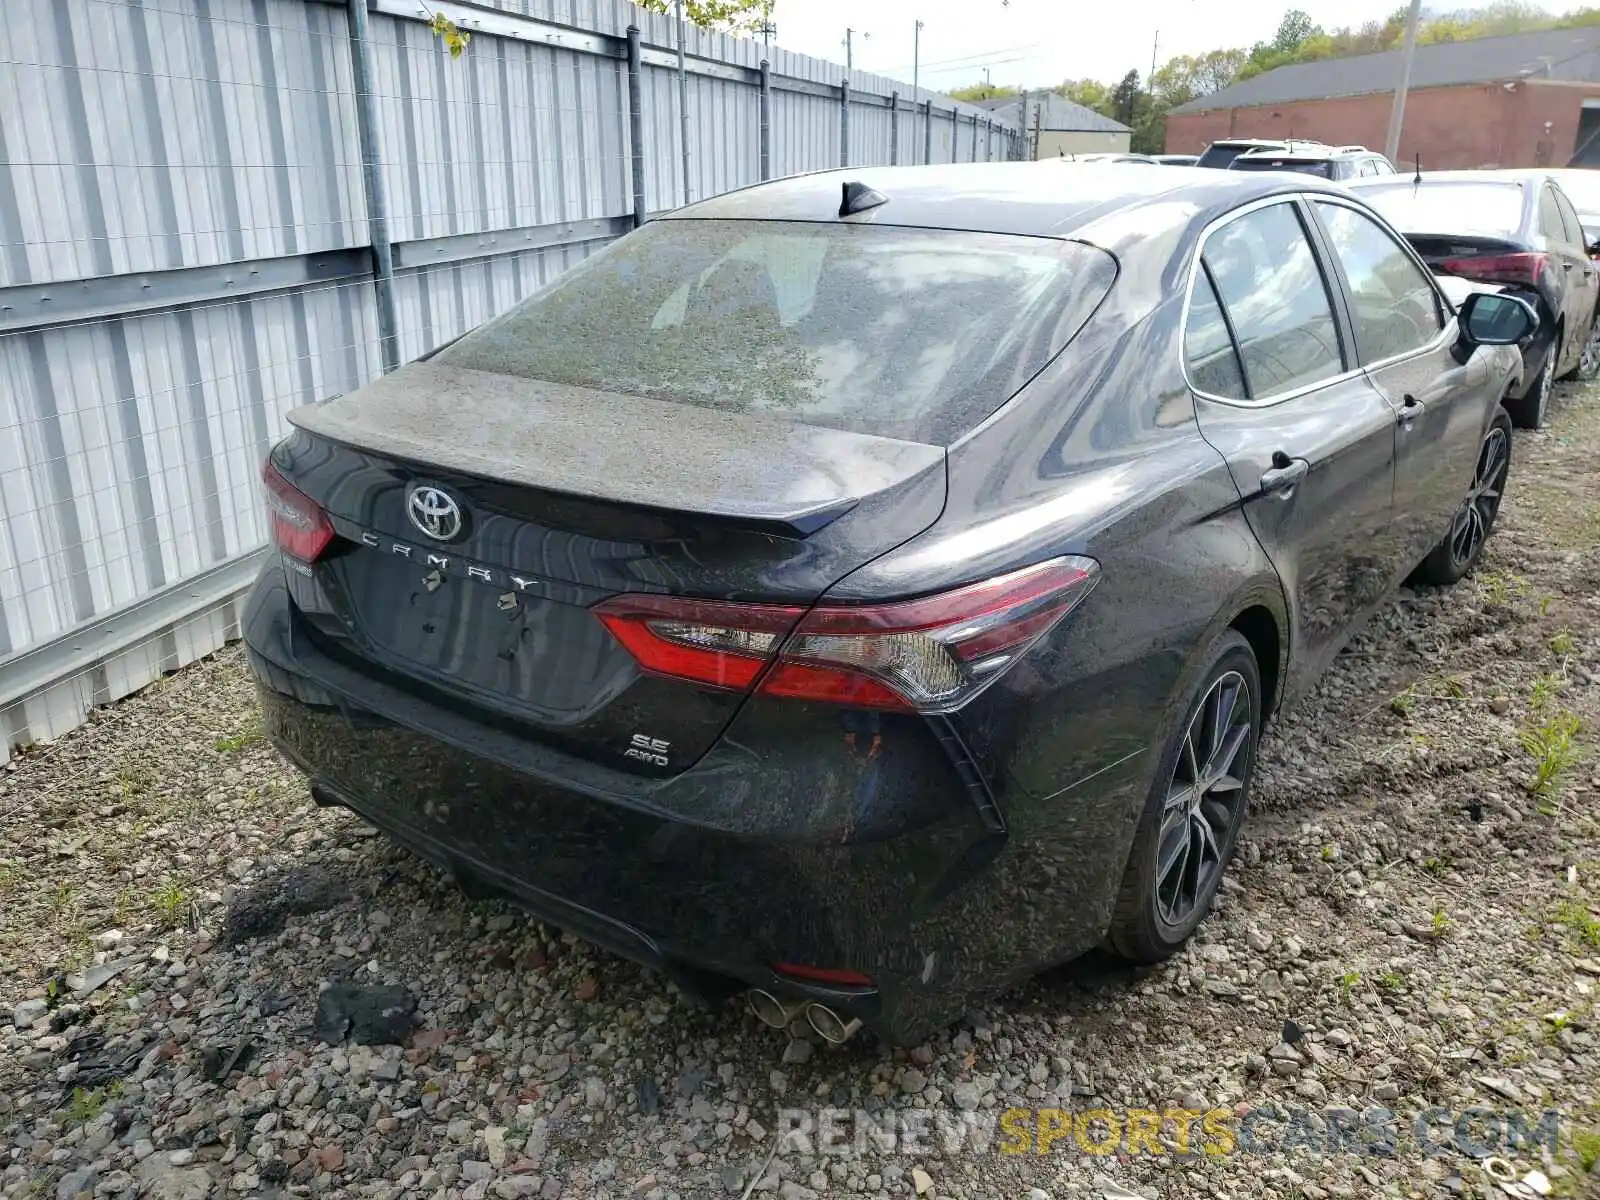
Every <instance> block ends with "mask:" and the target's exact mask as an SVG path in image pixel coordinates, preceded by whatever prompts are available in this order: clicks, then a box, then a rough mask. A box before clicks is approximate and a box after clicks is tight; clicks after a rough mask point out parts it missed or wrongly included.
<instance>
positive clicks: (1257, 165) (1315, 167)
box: [1230, 157, 1333, 179]
mask: <svg viewBox="0 0 1600 1200" xmlns="http://www.w3.org/2000/svg"><path fill="white" fill-rule="evenodd" d="M1230 169H1231V170H1234V171H1295V172H1297V173H1298V174H1301V175H1316V176H1318V177H1320V178H1322V179H1332V178H1333V164H1332V163H1330V162H1328V161H1327V160H1326V159H1323V160H1320V161H1307V160H1305V159H1293V158H1255V157H1250V158H1237V159H1234V162H1233V166H1232V168H1230Z"/></svg>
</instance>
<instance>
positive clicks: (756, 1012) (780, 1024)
mask: <svg viewBox="0 0 1600 1200" xmlns="http://www.w3.org/2000/svg"><path fill="white" fill-rule="evenodd" d="M744 1002H745V1005H746V1007H748V1008H749V1009H750V1015H751V1016H753V1017H755V1019H756V1020H758V1021H760V1022H761V1023H762V1024H763V1025H765V1026H766V1027H767V1028H768V1029H787V1028H789V1022H790V1021H792V1020H793V1019H794V1013H795V1008H796V1007H797V1006H796V1005H789V1004H785V1003H784V1002H783V1001H782V1000H779V999H778V998H777V997H776V996H774V995H773V994H772V993H771V992H764V991H762V990H761V989H760V988H751V989H750V990H749V991H748V992H746V993H745V994H744Z"/></svg>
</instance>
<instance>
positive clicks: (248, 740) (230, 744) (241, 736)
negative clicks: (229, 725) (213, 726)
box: [217, 724, 266, 754]
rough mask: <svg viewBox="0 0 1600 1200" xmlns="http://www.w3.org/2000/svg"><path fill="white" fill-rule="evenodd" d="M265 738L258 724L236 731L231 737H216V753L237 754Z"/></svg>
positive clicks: (256, 744)
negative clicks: (239, 731)
mask: <svg viewBox="0 0 1600 1200" xmlns="http://www.w3.org/2000/svg"><path fill="white" fill-rule="evenodd" d="M264 740H266V734H265V733H264V732H263V731H262V728H261V726H260V725H259V724H257V725H254V726H252V727H251V728H249V729H246V730H244V731H243V732H242V733H236V734H234V735H233V736H232V737H224V738H218V739H217V753H218V754H238V753H239V752H240V751H241V750H248V749H250V747H251V746H259V745H260V744H261V743H262V742H263V741H264Z"/></svg>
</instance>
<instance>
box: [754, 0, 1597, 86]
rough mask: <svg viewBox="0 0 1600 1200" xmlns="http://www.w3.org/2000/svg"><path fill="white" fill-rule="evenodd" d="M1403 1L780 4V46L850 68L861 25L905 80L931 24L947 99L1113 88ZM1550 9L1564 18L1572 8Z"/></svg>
mask: <svg viewBox="0 0 1600 1200" xmlns="http://www.w3.org/2000/svg"><path fill="white" fill-rule="evenodd" d="M1402 2H1403V0H1228V3H1222V2H1220V0H1098V2H1096V0H1089V2H1088V3H1084V2H1082V0H1077V2H1073V0H1010V3H1009V4H1008V5H1002V4H1001V0H777V5H776V8H775V10H774V12H773V23H774V24H775V25H776V26H777V30H778V32H777V38H776V41H777V43H778V45H780V46H782V47H784V48H785V49H788V50H795V51H798V52H799V53H802V54H809V55H812V56H814V57H816V58H826V59H829V60H831V61H834V62H840V63H842V62H844V61H845V50H844V45H843V43H844V37H845V30H846V28H848V27H851V26H853V27H854V28H855V34H854V36H853V38H852V42H853V44H854V62H855V66H856V67H857V68H858V69H860V70H865V71H872V72H875V73H878V74H882V75H890V76H893V77H894V78H897V79H904V80H906V81H907V82H909V81H910V79H911V73H912V55H913V49H912V34H913V29H914V26H915V23H916V21H917V20H918V19H919V18H920V19H921V20H922V22H923V29H922V37H921V48H920V53H919V58H920V61H921V64H922V68H921V74H920V83H921V86H923V87H925V88H933V89H936V90H945V89H948V88H953V87H960V86H962V85H964V84H970V83H982V82H983V81H984V73H983V69H984V67H985V66H987V67H988V68H989V72H990V79H991V81H992V82H994V83H996V84H1002V83H1006V84H1012V85H1014V86H1018V87H1049V86H1053V85H1055V84H1058V83H1060V82H1061V81H1062V80H1064V79H1082V78H1090V79H1099V80H1102V81H1104V82H1107V83H1114V82H1115V81H1116V80H1118V79H1120V78H1121V77H1122V76H1123V75H1124V74H1126V73H1127V72H1128V71H1129V70H1130V69H1136V70H1138V72H1139V74H1140V77H1141V78H1142V77H1143V76H1144V75H1145V74H1146V73H1147V72H1148V71H1149V70H1150V57H1151V51H1152V49H1154V50H1155V53H1156V57H1157V61H1158V62H1159V61H1160V60H1161V59H1165V58H1168V57H1171V56H1172V55H1175V54H1198V53H1204V52H1205V51H1207V50H1214V49H1217V48H1219V47H1229V46H1242V47H1248V46H1250V45H1252V44H1253V43H1255V42H1258V41H1262V40H1264V39H1267V38H1270V37H1271V36H1272V35H1273V33H1274V32H1275V31H1276V30H1277V28H1278V22H1279V20H1280V19H1281V18H1282V16H1283V13H1284V10H1285V9H1288V8H1291V7H1293V8H1301V9H1304V10H1305V11H1306V12H1308V13H1310V14H1311V17H1312V19H1313V20H1315V21H1316V22H1317V23H1319V24H1321V25H1323V26H1324V27H1327V28H1334V27H1336V26H1340V25H1359V24H1361V23H1362V22H1363V21H1367V20H1382V19H1383V18H1384V17H1387V16H1388V15H1389V14H1390V13H1391V12H1393V11H1394V10H1395V9H1396V8H1397V7H1399V6H1400V4H1401V3H1402ZM1424 7H1425V8H1433V9H1440V10H1452V9H1457V8H1468V7H1480V5H1478V4H1474V3H1472V0H1459V2H1449V0H1446V2H1441V0H1433V2H1432V3H1428V2H1427V0H1425V2H1424ZM1542 7H1545V8H1549V9H1551V11H1557V12H1559V11H1564V10H1565V8H1567V7H1571V5H1554V6H1553V5H1550V4H1545V5H1543V6H1542Z"/></svg>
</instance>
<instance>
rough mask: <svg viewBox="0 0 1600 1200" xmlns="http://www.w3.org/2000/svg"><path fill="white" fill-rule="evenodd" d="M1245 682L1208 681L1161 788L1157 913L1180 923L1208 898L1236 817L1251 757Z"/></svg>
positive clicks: (1230, 677)
mask: <svg viewBox="0 0 1600 1200" xmlns="http://www.w3.org/2000/svg"><path fill="white" fill-rule="evenodd" d="M1255 739H1256V733H1255V713H1254V711H1253V702H1252V700H1251V696H1250V685H1249V684H1247V683H1246V682H1245V679H1244V676H1243V675H1241V674H1239V672H1237V671H1229V672H1227V673H1226V674H1224V675H1221V676H1219V677H1218V678H1217V680H1216V681H1215V682H1214V683H1212V685H1211V687H1210V689H1209V690H1208V691H1207V692H1206V694H1205V698H1204V699H1203V700H1201V702H1200V706H1199V708H1198V709H1197V710H1196V711H1195V715H1194V717H1193V718H1192V719H1191V720H1190V722H1189V728H1188V730H1187V731H1186V732H1185V733H1184V736H1183V743H1182V745H1181V746H1180V747H1179V751H1178V762H1177V765H1176V767H1174V769H1173V772H1172V782H1171V784H1170V785H1169V786H1168V788H1167V799H1166V804H1165V806H1164V807H1163V809H1162V814H1161V831H1160V834H1159V835H1158V837H1157V849H1156V855H1157V857H1156V911H1157V913H1158V914H1159V915H1160V917H1161V920H1162V921H1164V922H1165V923H1166V924H1168V925H1181V924H1183V923H1184V922H1185V921H1186V920H1188V919H1189V918H1190V917H1191V916H1192V915H1193V914H1194V911H1195V909H1196V908H1197V907H1198V906H1199V905H1201V904H1202V903H1204V902H1205V901H1206V900H1207V899H1209V897H1210V895H1211V892H1212V890H1213V889H1214V888H1215V887H1216V884H1217V880H1218V878H1219V877H1220V876H1221V874H1222V867H1223V861H1224V859H1225V857H1226V854H1227V846H1228V841H1229V838H1230V837H1231V836H1232V833H1233V829H1234V826H1235V825H1236V824H1237V823H1238V821H1239V819H1240V818H1241V817H1242V816H1243V810H1244V799H1245V796H1244V783H1245V780H1246V779H1247V778H1249V773H1250V764H1251V760H1252V758H1253V757H1254V755H1255Z"/></svg>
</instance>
